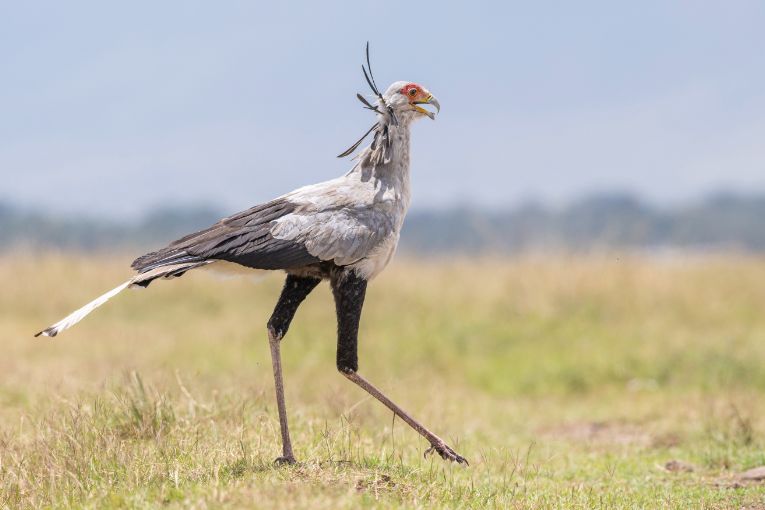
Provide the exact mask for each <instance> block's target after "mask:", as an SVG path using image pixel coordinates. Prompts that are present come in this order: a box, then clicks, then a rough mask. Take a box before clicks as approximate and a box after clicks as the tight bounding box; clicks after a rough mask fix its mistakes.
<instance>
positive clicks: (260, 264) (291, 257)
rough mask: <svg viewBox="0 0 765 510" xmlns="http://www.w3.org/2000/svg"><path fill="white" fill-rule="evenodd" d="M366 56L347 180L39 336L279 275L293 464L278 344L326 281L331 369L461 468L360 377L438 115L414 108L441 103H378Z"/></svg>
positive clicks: (260, 212)
mask: <svg viewBox="0 0 765 510" xmlns="http://www.w3.org/2000/svg"><path fill="white" fill-rule="evenodd" d="M366 56H367V67H369V72H367V69H366V68H364V66H362V68H363V69H364V77H365V78H366V81H367V83H368V84H369V86H370V88H371V89H372V90H373V92H374V93H375V94H376V95H377V104H376V105H372V104H371V103H369V102H367V101H366V100H365V99H364V98H363V97H361V96H359V99H361V101H362V103H364V105H365V108H367V109H368V110H371V111H373V112H375V113H376V114H377V121H376V123H375V125H374V126H373V128H372V129H371V130H370V131H368V132H367V133H366V134H365V135H364V137H362V138H361V139H360V140H359V141H358V142H356V143H355V144H354V145H352V146H351V148H350V149H348V150H347V151H345V152H344V153H343V154H342V155H348V154H350V153H352V152H353V151H355V150H356V148H358V146H359V145H360V144H361V142H362V141H363V140H364V138H365V137H366V136H367V135H368V134H369V133H371V132H372V131H374V139H373V141H372V144H371V145H370V146H369V147H366V148H365V149H363V150H362V151H361V152H360V153H359V155H358V160H357V162H356V164H355V165H354V167H353V169H351V171H350V172H348V173H347V174H345V175H344V176H342V177H339V178H337V179H333V180H330V181H326V182H322V183H319V184H314V185H312V186H305V187H303V188H300V189H297V190H295V191H293V192H291V193H287V194H286V195H283V196H281V197H278V198H276V199H274V200H271V201H269V202H266V203H264V204H260V205H257V206H255V207H251V208H250V209H247V210H246V211H242V212H240V213H237V214H235V215H233V216H230V217H228V218H224V219H222V220H220V221H219V222H218V223H216V224H215V225H212V226H211V227H209V228H206V229H204V230H200V231H199V232H195V233H193V234H189V235H187V236H185V237H182V238H180V239H178V240H176V241H173V242H172V243H170V244H169V245H167V246H166V247H164V248H162V249H160V250H157V251H154V252H151V253H147V254H146V255H143V256H141V257H138V258H137V259H135V260H134V261H133V263H132V268H133V269H135V270H136V271H137V274H135V275H134V276H133V277H132V278H130V279H129V280H127V281H126V282H124V283H122V284H121V285H118V286H117V287H115V288H114V289H112V290H110V291H109V292H106V293H105V294H103V295H101V296H99V297H97V298H96V299H94V300H93V301H91V302H90V303H88V304H86V305H85V306H83V307H81V308H80V309H78V310H76V311H74V312H73V313H71V314H69V315H68V316H67V317H65V318H64V319H62V320H60V321H59V322H57V323H55V324H53V325H52V326H50V327H48V328H46V329H44V330H42V331H40V332H39V333H37V335H35V336H39V335H45V336H49V337H53V336H56V335H57V334H58V333H60V332H61V331H63V330H65V329H67V328H69V327H71V326H73V325H74V324H77V323H78V322H79V321H80V320H82V319H83V318H84V317H85V316H87V315H88V314H89V313H91V312H92V311H93V310H95V309H96V308H98V307H99V306H101V305H103V304H104V303H106V302H107V301H108V300H109V299H111V298H112V297H114V296H116V295H117V294H119V293H120V292H122V291H123V290H124V289H126V288H129V287H135V286H141V287H146V286H148V285H149V284H151V282H153V281H154V280H156V279H158V278H175V277H178V276H182V275H183V274H185V273H186V272H187V271H190V270H192V269H195V268H198V267H202V266H207V265H210V264H214V263H216V262H219V261H226V262H234V263H237V264H239V265H241V266H245V267H251V268H256V269H283V270H285V271H286V272H287V273H288V276H287V281H286V282H285V286H284V289H283V290H282V294H281V296H280V297H279V301H278V302H277V305H276V308H275V310H274V313H273V314H272V316H271V319H270V320H269V321H268V325H267V329H268V339H269V347H270V351H271V363H272V368H273V371H274V386H275V389H276V402H277V409H278V412H279V427H280V431H281V436H282V456H281V457H279V458H278V459H277V461H278V462H287V463H294V462H295V455H294V453H293V451H292V443H291V440H290V436H289V427H288V423H287V410H286V403H285V395H284V381H283V377H282V362H281V350H280V343H281V341H282V339H283V338H284V335H285V334H286V333H287V329H288V328H289V324H290V322H291V321H292V318H293V317H294V314H295V312H296V311H297V308H298V306H299V305H300V303H301V302H302V301H303V300H304V299H305V298H306V296H307V295H308V294H309V293H310V292H311V290H312V289H313V288H315V287H316V286H317V285H318V284H319V282H320V281H321V280H322V279H329V281H330V285H331V287H332V293H333V296H334V298H335V309H336V312H337V323H338V329H337V331H338V350H337V363H336V365H337V369H338V370H339V371H340V373H342V374H343V375H344V376H345V377H346V378H348V380H350V381H351V382H353V383H354V384H356V385H358V386H359V387H361V388H362V389H364V390H365V391H367V392H368V393H369V394H370V395H371V396H373V397H374V398H376V399H377V400H379V401H380V402H381V403H382V404H384V405H385V406H387V407H388V408H389V409H390V410H391V411H393V412H394V413H395V415H396V416H398V417H400V418H401V419H402V420H403V421H404V422H405V423H407V424H408V425H409V426H411V427H412V428H413V429H414V430H416V431H417V432H418V433H419V434H420V435H422V436H423V437H424V438H425V439H426V440H427V441H428V442H429V443H430V448H429V449H428V450H427V451H428V452H432V451H435V452H438V454H439V455H440V456H441V457H442V458H444V459H446V460H450V461H454V462H458V463H464V464H467V460H466V459H465V458H464V457H462V456H461V455H459V454H457V453H456V452H455V451H454V450H453V449H452V448H451V447H450V446H449V445H447V444H446V443H445V442H444V441H443V439H441V438H440V437H438V436H437V435H436V434H434V433H433V432H431V431H430V430H428V429H427V428H425V427H424V426H423V425H422V424H420V423H419V422H418V421H417V420H415V419H414V418H413V417H412V416H411V415H409V414H408V413H407V412H406V411H404V410H403V409H402V408H401V407H399V406H398V405H397V404H395V403H394V402H393V401H392V400H390V399H389V398H388V397H386V396H385V395H384V394H383V393H382V392H381V391H380V390H379V389H377V388H376V387H375V386H374V385H372V383H371V382H369V381H367V380H366V379H365V378H363V377H362V376H361V375H360V374H358V368H359V367H358V330H359V323H360V319H361V310H362V307H363V305H364V297H365V295H366V289H367V283H368V282H369V280H370V279H372V278H373V277H374V276H375V275H377V274H378V273H379V272H380V271H382V270H383V269H384V268H385V266H386V265H387V264H388V262H389V261H390V259H391V257H392V256H393V254H394V252H395V250H396V245H397V244H398V238H399V232H400V231H401V226H402V224H403V221H404V216H405V215H406V211H407V209H408V207H409V200H410V190H409V126H410V124H411V122H412V121H413V120H415V119H416V118H419V117H421V116H427V117H430V118H434V116H435V115H434V114H433V113H432V112H430V111H428V110H425V109H423V108H422V107H421V106H419V105H421V104H432V105H433V106H435V107H436V108H439V105H438V101H437V100H436V99H435V98H433V96H432V95H431V94H430V93H429V92H427V91H426V90H425V89H424V88H422V87H421V86H419V85H417V84H414V83H407V82H396V83H394V84H393V85H391V86H390V87H389V88H388V90H386V92H385V94H381V93H380V91H379V89H378V88H377V84H376V83H375V80H374V76H373V74H372V70H371V66H370V65H369V45H368V44H367V52H366ZM342 155H341V156H342ZM426 453H427V452H426Z"/></svg>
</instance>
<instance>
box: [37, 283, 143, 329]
mask: <svg viewBox="0 0 765 510" xmlns="http://www.w3.org/2000/svg"><path fill="white" fill-rule="evenodd" d="M131 283H133V280H128V281H126V282H125V283H123V284H122V285H120V286H119V287H115V288H113V289H112V290H110V291H109V292H107V293H106V294H104V295H102V296H99V297H97V298H96V299H94V300H93V301H91V302H90V303H88V304H87V305H85V306H83V307H82V308H80V309H78V310H75V311H74V312H72V313H70V314H69V315H67V316H66V317H64V318H63V319H61V320H60V321H58V322H57V323H55V324H53V325H52V326H49V327H47V328H45V329H44V330H42V331H40V332H39V333H37V334H36V335H35V337H38V336H40V335H42V336H49V337H53V336H56V335H58V334H59V333H61V332H62V331H64V330H65V329H69V328H71V327H72V326H74V325H75V324H77V323H78V322H80V321H81V320H82V319H84V318H85V316H86V315H88V314H89V313H90V312H92V311H93V310H95V309H96V308H98V307H99V306H101V305H102V304H104V303H106V302H107V301H109V300H110V299H111V298H113V297H114V296H116V295H117V294H119V293H120V292H122V291H123V290H125V289H126V288H127V287H128V286H130V284H131Z"/></svg>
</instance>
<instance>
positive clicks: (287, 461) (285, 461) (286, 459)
mask: <svg viewBox="0 0 765 510" xmlns="http://www.w3.org/2000/svg"><path fill="white" fill-rule="evenodd" d="M296 463H297V461H296V460H295V457H294V456H292V455H282V456H281V457H277V458H276V459H274V464H276V465H278V466H284V465H292V464H296Z"/></svg>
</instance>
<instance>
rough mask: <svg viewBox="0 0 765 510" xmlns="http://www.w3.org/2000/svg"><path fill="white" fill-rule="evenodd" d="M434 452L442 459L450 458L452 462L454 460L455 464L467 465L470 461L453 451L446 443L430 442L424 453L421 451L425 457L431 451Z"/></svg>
mask: <svg viewBox="0 0 765 510" xmlns="http://www.w3.org/2000/svg"><path fill="white" fill-rule="evenodd" d="M433 452H436V453H438V455H440V456H441V458H442V459H444V460H450V461H452V462H456V463H457V464H465V465H466V466H469V465H470V463H469V462H468V461H467V459H466V458H465V457H463V456H462V455H460V454H458V453H457V452H455V451H454V450H453V449H452V448H451V447H450V446H449V445H447V444H446V443H443V442H441V443H431V444H430V448H428V449H427V450H425V453H423V457H425V458H427V457H428V455H430V454H431V453H433Z"/></svg>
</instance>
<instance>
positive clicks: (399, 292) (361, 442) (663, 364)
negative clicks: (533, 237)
mask: <svg viewBox="0 0 765 510" xmlns="http://www.w3.org/2000/svg"><path fill="white" fill-rule="evenodd" d="M129 259H130V258H129V257H116V256H115V257H101V258H82V257H71V256H44V257H38V258H30V257H23V256H6V257H4V258H0V281H2V286H1V287H0V333H1V335H2V340H1V342H2V343H1V344H0V346H1V347H2V351H1V352H2V354H1V355H0V507H3V508H17V507H18V508H45V507H49V508H65V507H75V508H145V507H167V508H178V507H195V508H220V507H254V508H364V507H379V508H391V507H392V508H440V507H445V508H447V507H455V508H583V509H584V508H586V509H590V508H752V509H753V508H765V485H760V483H759V482H757V481H751V480H745V479H743V478H742V477H741V476H740V473H742V472H743V471H745V470H747V469H749V468H752V467H756V466H760V465H763V464H765V451H763V446H764V445H765V398H764V395H763V390H765V260H763V259H757V258H747V257H738V256H728V257H677V258H674V259H657V258H645V257H637V256H619V255H601V256H590V257H562V256H561V257H534V256H528V257H520V258H512V259H491V258H486V259H484V260H482V261H481V263H479V264H468V263H466V262H464V261H458V260H455V261H415V260H408V261H407V260H405V259H399V260H397V261H395V262H394V263H393V265H392V266H391V267H390V268H389V270H388V271H387V272H386V273H383V275H381V276H380V277H379V278H378V279H377V280H376V281H375V282H374V283H373V285H371V286H370V291H369V293H368V295H367V306H366V308H365V311H364V317H363V323H362V328H361V337H360V338H361V342H360V365H361V373H362V374H364V375H365V376H367V377H368V378H369V379H371V380H372V381H373V382H375V383H377V385H378V386H380V387H381V388H383V389H384V390H386V391H387V392H389V394H390V396H391V397H392V398H393V399H394V400H397V401H398V402H399V403H401V404H402V406H403V407H405V408H406V409H408V410H410V411H411V412H412V414H414V415H415V416H416V417H418V418H421V419H422V421H423V422H424V423H425V424H427V425H429V426H430V427H431V428H433V429H434V430H435V432H436V433H438V434H440V435H442V436H443V437H444V438H445V439H447V440H448V441H449V442H450V443H451V444H452V445H453V446H454V447H455V449H456V450H457V451H458V452H460V453H461V454H463V455H465V456H466V457H467V458H468V459H469V460H470V467H467V468H466V467H463V466H457V465H450V464H447V463H445V462H443V461H442V460H441V459H440V458H438V457H433V456H430V457H428V458H423V452H424V450H425V449H426V448H427V446H428V445H427V444H426V443H425V441H424V440H422V439H421V438H420V437H419V436H417V435H416V434H415V433H414V432H413V431H411V430H410V429H408V428H407V427H406V426H405V425H404V424H403V423H402V422H401V421H398V420H396V421H394V420H392V419H391V418H392V417H391V414H390V412H388V411H387V410H386V409H385V408H383V407H382V406H381V405H380V404H379V403H377V402H376V401H373V400H372V399H370V398H369V397H367V396H366V395H365V394H364V393H363V392H362V391H361V390H359V389H358V388H356V387H355V386H353V385H352V384H351V383H349V382H347V381H346V380H345V379H344V378H343V377H341V376H340V375H339V374H338V373H337V372H336V371H335V369H334V355H335V336H334V328H335V323H334V309H333V304H332V300H331V295H330V293H329V291H328V289H327V288H326V285H322V286H321V287H319V288H318V289H317V290H316V291H315V292H314V294H312V295H311V296H310V297H309V298H308V300H307V301H306V303H305V304H304V305H303V307H302V308H301V310H300V311H299V312H298V315H297V317H296V319H295V322H294V323H293V326H292V329H291V330H290V333H289V335H288V336H287V338H286V339H285V341H284V343H283V354H284V356H285V370H286V375H285V377H286V384H287V406H288V409H289V412H290V417H291V427H292V434H293V442H294V445H295V453H296V455H297V456H298V459H299V461H300V462H299V464H297V465H295V466H277V465H274V464H273V463H272V461H273V459H274V458H275V457H276V456H277V455H278V454H279V453H280V449H279V431H278V429H279V427H278V420H277V414H276V408H275V404H274V396H273V382H272V374H271V367H270V361H269V354H268V345H267V340H266V334H265V327H264V325H265V323H266V321H267V319H268V316H269V313H270V311H271V310H272V308H273V305H274V302H275V299H276V296H277V294H278V292H279V290H280V287H281V283H282V276H281V275H278V274H267V275H263V276H257V277H254V278H252V277H251V278H244V279H226V278H221V277H217V276H215V275H211V274H209V273H204V272H200V273H198V274H194V273H190V274H188V275H186V276H184V277H183V278H181V279H179V280H174V281H171V282H157V284H154V285H152V286H151V287H150V288H149V289H147V290H137V291H129V292H126V293H124V294H122V295H120V296H119V297H118V298H116V299H115V300H114V301H112V302H110V303H109V304H107V305H106V306H105V307H104V308H102V309H100V310H99V311H98V312H96V313H95V314H93V315H92V316H90V317H88V319H86V320H85V321H84V322H83V323H82V324H80V325H78V326H77V327H76V328H75V329H73V330H72V331H68V332H66V333H65V334H63V335H61V336H59V337H57V338H55V339H52V340H51V339H34V338H32V336H31V335H32V333H34V332H36V331H38V330H39V329H40V328H41V327H43V326H46V325H48V324H49V323H50V322H52V321H54V320H58V319H59V318H60V317H62V316H63V315H65V314H66V313H68V312H70V311H71V310H72V309H74V308H76V307H79V306H80V305H82V304H83V303H84V302H86V301H88V300H90V299H91V298H93V297H94V296H95V295H97V294H99V293H101V292H103V291H104V290H107V289H109V288H111V287H113V286H114V285H116V284H117V283H119V282H121V281H123V280H124V279H125V278H126V276H127V275H128V274H129V272H128V271H127V269H126V266H127V263H128V262H129ZM671 461H676V462H675V463H674V464H669V466H670V469H667V467H666V466H667V463H669V462H671Z"/></svg>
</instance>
